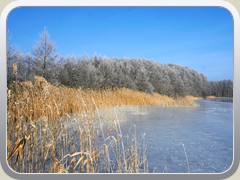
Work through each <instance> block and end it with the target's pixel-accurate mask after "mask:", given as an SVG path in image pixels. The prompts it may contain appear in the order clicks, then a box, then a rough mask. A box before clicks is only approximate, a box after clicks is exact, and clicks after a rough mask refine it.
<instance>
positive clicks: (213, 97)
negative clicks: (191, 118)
mask: <svg viewBox="0 0 240 180" xmlns="http://www.w3.org/2000/svg"><path fill="white" fill-rule="evenodd" d="M206 98H207V99H215V98H217V96H207V97H206Z"/></svg>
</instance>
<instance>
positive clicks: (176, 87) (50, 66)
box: [7, 29, 233, 97]
mask: <svg viewBox="0 0 240 180" xmlns="http://www.w3.org/2000/svg"><path fill="white" fill-rule="evenodd" d="M7 57H8V59H7V61H8V62H7V68H8V76H7V81H8V84H10V83H11V82H12V81H14V80H18V81H25V80H31V81H34V75H40V76H43V77H44V78H45V79H46V80H47V81H49V82H51V83H54V84H58V85H59V84H60V85H66V86H70V87H82V88H91V89H113V90H114V89H117V88H122V87H125V88H129V89H134V90H138V91H143V92H148V93H153V92H156V93H160V94H164V95H168V96H173V97H176V96H185V95H193V96H201V97H205V96H208V95H215V96H221V97H232V96H233V82H232V81H231V80H223V81H208V80H207V78H206V77H205V76H204V75H203V74H200V73H198V72H196V71H194V70H191V69H189V68H188V67H183V66H180V65H176V64H162V63H159V62H155V61H150V60H144V59H114V58H102V57H97V56H94V57H92V58H88V57H81V58H76V57H58V56H57V54H56V50H55V45H54V43H53V42H52V41H51V39H50V36H49V34H48V32H47V30H46V29H45V30H44V31H43V32H42V33H41V34H40V38H39V41H38V43H37V44H36V45H35V47H34V48H33V51H32V53H31V54H27V55H23V54H22V53H21V52H19V51H17V50H16V48H14V46H12V45H11V43H8V51H7ZM13 64H16V65H17V73H14V72H13Z"/></svg>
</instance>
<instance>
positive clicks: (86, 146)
mask: <svg viewBox="0 0 240 180" xmlns="http://www.w3.org/2000/svg"><path fill="white" fill-rule="evenodd" d="M14 72H15V73H16V76H17V69H14ZM7 96H8V101H7V103H8V104H7V108H8V111H7V127H8V130H7V138H8V139H7V152H8V157H7V160H8V162H9V165H10V166H11V167H12V168H13V169H14V170H15V171H18V172H22V173H33V172H34V173H46V172H51V173H73V172H79V173H84V172H85V173H96V172H98V173H99V172H107V173H112V172H119V173H137V172H148V162H147V148H146V142H145V134H144V135H143V136H142V137H141V138H137V134H136V127H135V128H134V131H133V132H134V133H129V134H127V135H125V136H123V134H122V131H121V127H120V123H119V121H120V120H119V117H118V115H117V113H116V112H114V116H112V117H110V116H109V118H107V119H106V118H103V117H102V116H101V114H100V113H99V111H100V109H102V108H105V107H114V106H123V105H163V106H192V105H195V104H194V102H193V100H195V98H194V97H190V96H188V97H184V98H183V97H181V98H176V99H173V98H170V97H168V96H163V95H160V94H147V93H143V92H137V91H134V90H129V89H125V88H122V89H117V90H91V89H87V90H86V89H81V88H69V87H65V86H55V85H52V84H50V83H48V82H47V81H46V80H45V79H44V78H43V77H39V76H36V77H35V83H34V84H33V83H31V82H29V81H26V82H18V81H15V82H13V83H12V84H11V85H10V86H9V89H8V92H7ZM19 157H20V160H19Z"/></svg>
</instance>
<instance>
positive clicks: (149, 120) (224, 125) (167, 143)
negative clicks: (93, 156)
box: [119, 99, 233, 173]
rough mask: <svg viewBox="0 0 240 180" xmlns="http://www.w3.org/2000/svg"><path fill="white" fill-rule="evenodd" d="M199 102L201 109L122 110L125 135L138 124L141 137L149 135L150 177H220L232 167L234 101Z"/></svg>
mask: <svg viewBox="0 0 240 180" xmlns="http://www.w3.org/2000/svg"><path fill="white" fill-rule="evenodd" d="M197 102H198V104H199V106H198V107H160V106H140V107H133V108H126V107H125V108H121V107H120V108H119V109H120V111H122V112H124V114H125V115H126V119H127V120H126V121H125V122H122V123H121V127H122V129H123V131H127V130H129V127H130V126H131V125H133V124H135V125H136V127H137V132H138V133H139V136H140V133H142V132H145V133H146V142H147V148H148V164H149V172H150V173H151V172H156V173H163V172H166V173H186V172H188V171H190V172H191V173H221V172H224V171H226V170H227V169H228V168H229V167H230V166H231V163H232V160H233V103H232V101H231V99H217V100H199V101H197ZM187 161H188V163H187Z"/></svg>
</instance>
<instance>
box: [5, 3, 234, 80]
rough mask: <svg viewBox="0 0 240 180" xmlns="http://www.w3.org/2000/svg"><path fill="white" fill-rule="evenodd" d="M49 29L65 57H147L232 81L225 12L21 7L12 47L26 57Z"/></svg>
mask: <svg viewBox="0 0 240 180" xmlns="http://www.w3.org/2000/svg"><path fill="white" fill-rule="evenodd" d="M44 27H47V29H48V31H49V33H50V36H51V39H52V40H53V41H54V42H55V44H56V47H57V51H58V53H59V54H60V55H62V56H72V55H74V56H82V55H84V54H87V55H88V56H92V55H94V54H97V55H102V56H106V57H116V58H124V57H128V58H145V59H151V60H154V61H159V62H162V63H175V64H180V65H183V66H187V67H189V68H191V69H195V70H197V71H198V72H200V73H203V74H204V75H206V76H207V77H208V79H209V80H221V79H232V74H233V19H232V16H231V14H230V13H229V12H228V11H227V10H226V9H224V8H218V7H212V8H211V7H198V8H196V7H195V8H193V7H190V8H187V7H185V8H177V7H175V8H173V7H172V8H171V7H168V8H166V7H165V8H157V7H148V8H147V7H145V8H140V7H111V8H106V7H102V8H99V7H85V8H76V7H75V8H73V7H72V8H67V7H65V8H50V7H47V8H46V7H41V8H40V7H30V8H29V7H22V8H17V9H14V10H13V11H12V12H11V13H10V14H9V16H8V21H7V28H8V31H9V32H10V34H11V38H12V42H13V43H14V44H15V45H16V46H17V47H18V48H19V49H20V50H21V51H22V52H24V53H30V52H31V51H32V48H33V45H34V44H35V43H36V41H37V40H38V37H39V33H40V32H41V31H43V29H44Z"/></svg>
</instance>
